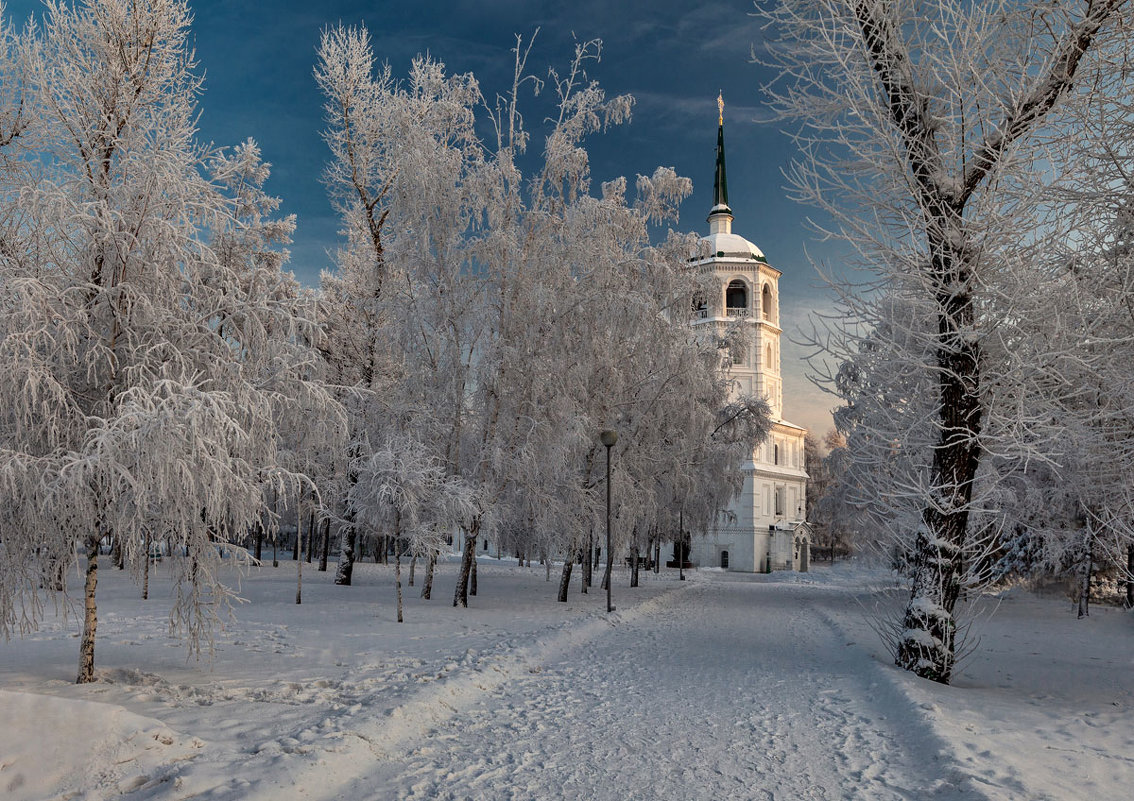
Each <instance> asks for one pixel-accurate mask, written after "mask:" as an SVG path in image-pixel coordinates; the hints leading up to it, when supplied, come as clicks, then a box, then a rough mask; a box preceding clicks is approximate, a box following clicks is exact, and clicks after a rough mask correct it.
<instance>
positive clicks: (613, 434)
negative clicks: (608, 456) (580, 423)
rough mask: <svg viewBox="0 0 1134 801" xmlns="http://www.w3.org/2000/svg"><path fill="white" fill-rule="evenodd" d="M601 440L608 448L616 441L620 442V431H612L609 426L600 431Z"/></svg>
mask: <svg viewBox="0 0 1134 801" xmlns="http://www.w3.org/2000/svg"><path fill="white" fill-rule="evenodd" d="M599 440H600V441H601V442H602V444H603V445H605V446H606V447H608V448H612V447H614V443H616V442H618V432H617V431H612V430H610V429H609V428H608V429H605V430H603V431H600V432H599Z"/></svg>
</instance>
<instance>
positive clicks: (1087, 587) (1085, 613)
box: [1079, 528, 1095, 618]
mask: <svg viewBox="0 0 1134 801" xmlns="http://www.w3.org/2000/svg"><path fill="white" fill-rule="evenodd" d="M1083 535H1084V539H1085V540H1086V542H1085V543H1084V545H1085V546H1086V547H1085V548H1084V550H1085V551H1086V553H1085V554H1084V555H1083V564H1082V567H1081V568H1080V569H1079V617H1080V618H1084V617H1089V616H1090V614H1091V577H1092V575H1093V573H1094V567H1095V566H1094V561H1095V548H1094V544H1095V538H1094V534H1093V532H1092V531H1091V529H1090V528H1084V529H1083Z"/></svg>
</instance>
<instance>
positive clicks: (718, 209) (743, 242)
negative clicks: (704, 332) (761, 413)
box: [693, 95, 783, 419]
mask: <svg viewBox="0 0 1134 801" xmlns="http://www.w3.org/2000/svg"><path fill="white" fill-rule="evenodd" d="M717 109H718V117H717V163H716V172H715V176H714V178H713V206H712V208H711V209H710V210H709V217H708V223H709V235H708V236H707V237H706V238H705V239H704V242H705V243H706V244H707V245H708V247H707V250H708V255H707V256H706V257H705V258H703V259H701V260H700V261H699V262H698V266H699V267H700V269H702V270H704V271H707V272H710V273H712V275H713V277H714V279H715V281H714V285H715V288H716V292H715V293H712V294H713V295H715V297H708V298H705V299H704V302H703V303H702V304H700V305H699V306H698V309H697V313H696V314H695V316H694V321H693V322H694V325H698V326H709V327H711V328H714V329H716V333H717V334H718V336H720V337H726V336H728V337H729V338H730V340H731V341H732V342H734V343H735V345H736V346H735V347H734V348H733V349H732V367H731V370H730V371H729V374H730V376H731V377H732V378H733V380H734V382H735V383H734V387H735V389H734V391H735V393H736V394H737V395H756V396H760V397H764V398H766V399H767V401H768V403H769V404H770V405H771V407H772V416H773V417H774V418H776V419H778V418H779V417H780V415H781V413H782V409H783V385H782V380H781V378H780V334H781V333H782V330H781V329H780V326H779V321H780V313H779V278H780V271H779V270H777V269H776V268H774V267H772V266H771V265H770V264H768V260H767V259H766V258H765V257H764V254H763V253H762V252H761V251H760V249H759V248H758V247H756V246H755V245H754V244H752V243H751V242H749V241H748V240H747V239H745V238H744V237H741V236H738V235H736V234H734V233H733V232H732V222H733V216H732V208H731V207H730V206H729V204H728V176H727V173H726V171H725V149H724V98H723V97H721V96H720V95H718V96H717ZM738 324H739V325H740V326H742V327H743V328H742V330H740V331H737V330H735V329H736V328H737V326H738Z"/></svg>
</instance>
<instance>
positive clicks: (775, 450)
mask: <svg viewBox="0 0 1134 801" xmlns="http://www.w3.org/2000/svg"><path fill="white" fill-rule="evenodd" d="M779 463H780V446H779V444H778V443H777V444H775V445H773V446H772V464H779ZM776 514H779V512H777V513H776Z"/></svg>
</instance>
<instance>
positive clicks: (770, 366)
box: [765, 342, 775, 370]
mask: <svg viewBox="0 0 1134 801" xmlns="http://www.w3.org/2000/svg"><path fill="white" fill-rule="evenodd" d="M767 362H768V363H767V364H766V365H765V369H767V370H771V369H772V365H773V364H775V362H773V361H772V343H771V342H769V343H768V360H767Z"/></svg>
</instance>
